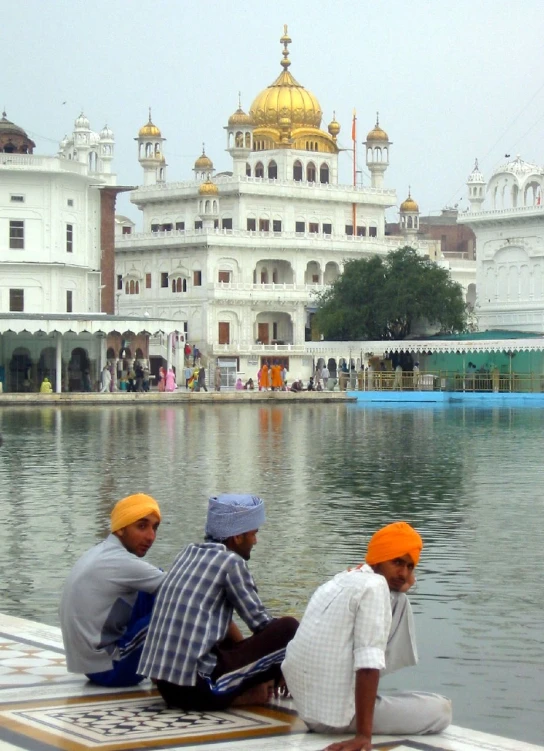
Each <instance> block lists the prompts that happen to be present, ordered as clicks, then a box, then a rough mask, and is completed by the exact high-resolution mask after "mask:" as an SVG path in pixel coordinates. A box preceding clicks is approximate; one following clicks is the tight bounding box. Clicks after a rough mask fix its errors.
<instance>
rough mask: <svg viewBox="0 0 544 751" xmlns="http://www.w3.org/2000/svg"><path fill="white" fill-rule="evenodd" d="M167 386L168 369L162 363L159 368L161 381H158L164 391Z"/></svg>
mask: <svg viewBox="0 0 544 751" xmlns="http://www.w3.org/2000/svg"><path fill="white" fill-rule="evenodd" d="M165 388H166V370H165V369H164V367H163V366H162V365H161V367H160V368H159V381H158V389H159V391H164V390H165Z"/></svg>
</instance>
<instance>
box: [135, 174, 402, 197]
mask: <svg viewBox="0 0 544 751" xmlns="http://www.w3.org/2000/svg"><path fill="white" fill-rule="evenodd" d="M213 182H214V183H216V184H217V185H236V184H244V183H245V184H247V185H275V186H278V187H280V188H290V189H292V190H301V189H303V190H305V191H307V190H308V188H311V189H314V190H316V191H323V192H329V193H330V192H339V191H343V192H346V193H350V194H353V195H356V196H358V197H360V198H364V196H384V197H387V198H393V199H395V200H396V191H395V190H392V189H390V188H387V189H386V188H371V187H370V186H364V187H363V186H354V185H341V184H337V185H334V184H332V183H318V182H308V181H307V180H277V179H273V178H269V177H253V176H252V177H249V176H247V175H240V176H236V177H235V176H234V175H216V176H215V177H214V178H213ZM199 185H201V182H200V181H199V180H183V181H178V182H163V183H156V184H155V185H142V186H140V187H139V188H138V189H137V191H135V193H136V192H137V193H152V192H155V191H156V192H159V193H165V192H169V191H171V192H175V191H179V190H182V191H184V190H195V189H196V188H198V187H199Z"/></svg>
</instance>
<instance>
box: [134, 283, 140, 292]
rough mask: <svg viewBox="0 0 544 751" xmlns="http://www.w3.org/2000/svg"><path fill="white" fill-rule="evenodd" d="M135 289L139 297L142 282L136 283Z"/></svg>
mask: <svg viewBox="0 0 544 751" xmlns="http://www.w3.org/2000/svg"><path fill="white" fill-rule="evenodd" d="M134 289H135V294H137V295H139V294H140V282H136V284H135V285H134Z"/></svg>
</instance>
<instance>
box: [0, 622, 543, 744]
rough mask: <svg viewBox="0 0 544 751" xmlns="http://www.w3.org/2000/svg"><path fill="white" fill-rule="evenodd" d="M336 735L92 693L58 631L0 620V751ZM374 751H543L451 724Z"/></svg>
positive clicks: (286, 721) (264, 716) (274, 712)
mask: <svg viewBox="0 0 544 751" xmlns="http://www.w3.org/2000/svg"><path fill="white" fill-rule="evenodd" d="M332 740H338V737H336V738H334V739H333V738H327V737H325V736H317V735H315V734H312V733H308V732H307V731H306V728H305V726H304V724H303V723H302V722H301V721H300V720H299V718H298V717H297V716H296V714H295V712H294V711H293V709H292V704H291V702H289V701H287V700H278V701H277V702H276V703H274V704H273V705H270V706H269V707H266V708H265V707H255V708H249V709H243V710H242V709H238V710H232V711H229V712H210V713H184V712H181V711H175V710H169V709H167V708H166V707H165V705H164V703H163V702H162V700H161V698H160V697H159V696H158V695H157V692H156V691H154V690H153V688H152V685H151V683H145V684H143V687H142V688H140V687H138V690H132V691H127V690H126V689H125V690H117V691H115V690H113V691H112V690H111V689H102V688H100V687H97V686H92V685H91V684H90V683H89V682H87V681H86V680H85V679H84V678H82V677H79V676H74V675H71V674H69V673H67V672H66V668H65V663H64V651H63V647H62V639H61V636H60V632H59V630H58V629H57V628H54V627H52V626H45V625H42V624H39V623H34V622H31V621H27V620H22V619H19V618H14V617H11V616H7V615H2V614H0V751H4V750H7V749H27V750H28V751H53V749H63V751H87V750H88V749H94V750H95V751H129V750H131V749H169V750H170V751H176V749H183V750H184V751H191V749H196V748H198V749H199V750H200V751H207V749H212V748H213V749H214V751H226V749H229V750H232V749H240V750H241V751H272V750H273V751H318V749H322V748H324V747H325V746H327V745H328V743H329V742H332ZM374 745H375V747H376V748H379V749H382V750H383V751H386V750H387V751H393V750H394V751H408V749H419V751H437V750H438V751H439V750H442V751H544V746H535V745H532V744H528V743H523V742H518V741H514V740H511V739H507V738H499V737H498V736H492V735H487V734H485V733H479V732H474V731H471V730H468V729H465V728H460V727H457V726H452V727H450V728H449V729H448V730H447V731H446V732H445V733H442V734H441V735H437V736H424V737H418V738H385V737H380V736H377V737H375V739H374Z"/></svg>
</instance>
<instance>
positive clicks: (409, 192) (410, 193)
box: [408, 185, 412, 198]
mask: <svg viewBox="0 0 544 751" xmlns="http://www.w3.org/2000/svg"><path fill="white" fill-rule="evenodd" d="M411 197H412V186H411V185H409V186H408V198H411Z"/></svg>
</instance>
